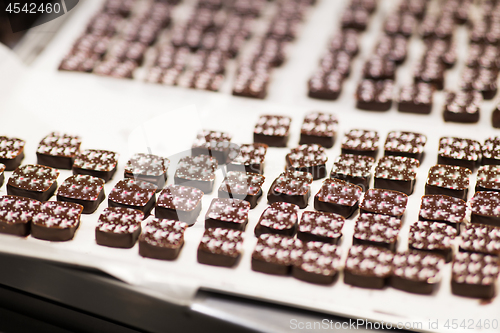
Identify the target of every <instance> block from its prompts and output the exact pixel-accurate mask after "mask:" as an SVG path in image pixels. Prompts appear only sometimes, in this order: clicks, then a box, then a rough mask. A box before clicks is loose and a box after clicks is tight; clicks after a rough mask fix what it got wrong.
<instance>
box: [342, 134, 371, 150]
mask: <svg viewBox="0 0 500 333" xmlns="http://www.w3.org/2000/svg"><path fill="white" fill-rule="evenodd" d="M378 140H379V136H378V133H377V132H376V131H367V130H360V129H354V130H350V131H349V132H347V133H346V134H345V136H344V137H343V138H342V149H349V150H359V151H375V150H377V149H378Z"/></svg>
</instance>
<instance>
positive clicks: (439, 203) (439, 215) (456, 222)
mask: <svg viewBox="0 0 500 333" xmlns="http://www.w3.org/2000/svg"><path fill="white" fill-rule="evenodd" d="M466 207H467V206H466V204H465V201H463V200H462V199H459V198H454V197H450V196H447V195H440V194H434V195H424V196H423V197H422V201H421V204H420V212H419V214H418V218H419V220H422V221H433V222H443V223H446V224H448V225H450V226H452V227H454V228H455V229H456V230H457V233H460V226H461V225H462V223H463V222H464V218H465V211H466Z"/></svg>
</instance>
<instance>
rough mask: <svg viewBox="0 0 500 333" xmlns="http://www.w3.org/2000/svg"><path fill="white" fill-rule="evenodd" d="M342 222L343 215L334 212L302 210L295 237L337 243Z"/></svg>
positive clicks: (310, 240) (309, 240)
mask: <svg viewBox="0 0 500 333" xmlns="http://www.w3.org/2000/svg"><path fill="white" fill-rule="evenodd" d="M344 222H345V219H344V217H342V216H340V215H337V214H334V213H326V212H309V211H308V212H304V213H303V214H302V217H301V219H300V222H299V228H298V231H297V238H298V239H300V240H302V241H303V242H324V243H330V244H338V242H339V240H340V238H341V237H342V227H343V226H344Z"/></svg>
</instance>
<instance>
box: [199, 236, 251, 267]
mask: <svg viewBox="0 0 500 333" xmlns="http://www.w3.org/2000/svg"><path fill="white" fill-rule="evenodd" d="M242 247H243V232H241V231H239V230H231V229H223V228H215V229H207V230H205V233H204V234H203V238H202V239H201V242H200V245H199V246H198V262H199V263H201V264H206V265H212V266H221V267H233V266H235V265H236V263H237V262H238V260H239V259H240V257H241V252H242V251H241V250H242Z"/></svg>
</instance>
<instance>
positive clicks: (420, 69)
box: [413, 54, 445, 90]
mask: <svg viewBox="0 0 500 333" xmlns="http://www.w3.org/2000/svg"><path fill="white" fill-rule="evenodd" d="M444 74H445V66H444V64H443V62H442V61H441V57H439V56H437V55H433V54H430V55H426V56H424V57H423V58H422V60H421V61H420V63H419V64H418V65H417V66H416V68H415V72H414V74H413V78H414V81H415V83H419V82H424V83H428V84H431V85H432V86H433V87H434V88H435V89H437V90H443V88H444Z"/></svg>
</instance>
